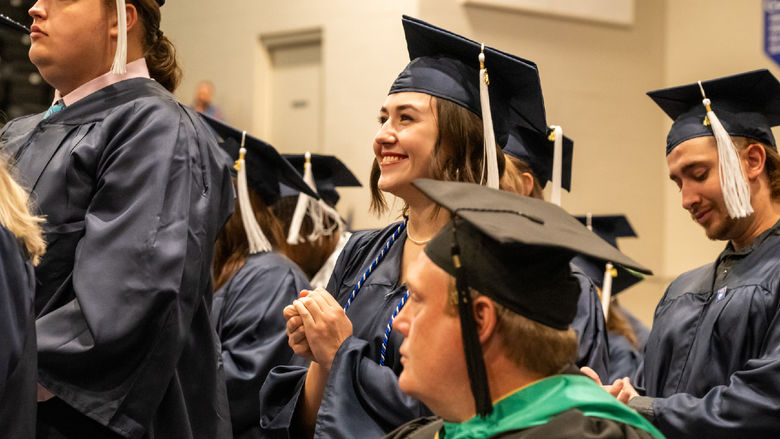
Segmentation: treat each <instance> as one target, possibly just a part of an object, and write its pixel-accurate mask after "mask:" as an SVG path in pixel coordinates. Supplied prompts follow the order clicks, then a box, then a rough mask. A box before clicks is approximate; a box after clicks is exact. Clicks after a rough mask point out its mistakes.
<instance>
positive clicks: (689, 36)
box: [163, 0, 778, 323]
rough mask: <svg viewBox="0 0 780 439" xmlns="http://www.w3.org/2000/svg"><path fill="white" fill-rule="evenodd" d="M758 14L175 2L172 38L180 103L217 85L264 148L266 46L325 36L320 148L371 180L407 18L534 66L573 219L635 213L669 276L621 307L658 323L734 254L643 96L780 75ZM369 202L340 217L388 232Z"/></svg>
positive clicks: (359, 198)
mask: <svg viewBox="0 0 780 439" xmlns="http://www.w3.org/2000/svg"><path fill="white" fill-rule="evenodd" d="M214 4H219V5H220V7H218V8H214V7H213V5H214ZM207 5H208V6H212V7H211V9H207V8H206V6H207ZM223 5H224V6H223ZM760 5H761V2H760V0H750V1H733V0H706V1H705V0H674V1H664V0H636V2H635V20H634V24H633V25H631V26H624V27H620V26H611V25H604V24H597V23H592V22H585V21H576V20H569V19H561V18H556V17H551V16H543V15H530V14H527V13H521V12H512V11H507V10H496V9H486V8H481V7H474V6H463V5H462V4H461V3H460V2H458V1H456V0H404V1H381V0H363V1H346V0H331V1H328V2H323V1H318V0H295V1H292V0H291V1H286V2H274V1H269V0H235V1H232V2H224V3H223V2H219V3H217V2H213V1H206V0H168V2H167V3H166V6H165V8H164V22H163V28H164V29H165V31H166V33H168V34H169V35H170V36H171V37H172V39H173V40H174V42H175V43H176V45H177V47H178V49H179V52H180V55H181V60H182V64H183V66H184V68H185V73H186V76H185V81H184V83H183V84H182V87H181V88H180V90H179V97H180V99H182V100H183V101H185V102H188V101H189V100H190V98H191V95H192V92H193V88H194V86H195V83H196V82H197V81H198V80H199V79H202V78H208V79H211V80H212V81H214V82H215V84H216V86H217V93H218V96H217V101H218V103H219V104H220V105H221V106H222V108H223V110H224V111H225V113H226V114H227V116H228V117H229V118H230V122H231V123H232V124H235V125H237V126H244V127H250V128H251V130H252V131H253V132H255V133H257V134H258V135H259V136H261V137H262V135H263V133H264V130H265V129H266V127H265V122H264V121H266V120H267V110H265V104H264V101H265V100H266V99H265V98H264V96H266V95H267V90H266V89H265V88H264V87H266V86H267V85H266V84H267V78H266V76H267V69H268V60H267V56H266V55H264V53H263V51H262V50H259V48H258V47H259V43H258V38H259V36H261V35H265V34H269V33H276V32H285V31H296V30H302V29H312V28H318V29H321V30H322V35H323V42H322V56H323V76H324V83H323V90H324V94H323V101H324V117H323V121H322V126H323V135H322V145H321V149H320V151H324V152H328V153H333V154H337V155H339V157H341V158H342V159H343V160H345V161H346V162H347V164H348V165H349V166H350V168H351V169H352V170H353V171H355V172H356V173H357V174H358V177H359V178H360V179H361V181H363V182H364V183H367V181H368V167H369V164H370V163H371V159H372V152H371V140H372V138H373V135H374V132H375V131H376V127H377V126H376V115H377V109H378V107H379V106H380V104H381V103H382V100H383V99H384V96H385V94H386V93H387V89H388V87H389V85H390V83H391V82H392V80H393V79H394V78H395V76H396V74H397V73H398V72H399V71H400V70H401V69H402V68H403V66H404V65H405V64H406V62H407V55H406V46H405V42H404V39H403V31H402V28H401V25H400V16H401V14H402V13H407V14H410V15H414V16H418V17H420V18H422V19H424V20H427V21H430V22H432V23H434V24H436V25H439V26H442V27H445V28H447V29H450V30H452V31H454V32H457V33H461V34H463V35H466V36H468V37H470V38H472V39H475V40H478V41H483V42H485V43H486V44H489V45H491V46H494V47H497V48H499V49H502V50H505V51H508V52H511V53H514V54H517V55H519V56H522V57H525V58H528V59H531V60H533V61H535V62H536V63H537V64H538V66H539V69H540V74H541V78H542V85H543V89H544V95H545V101H546V106H547V117H548V122H549V123H551V124H560V125H562V126H563V127H564V130H565V133H566V134H567V135H568V136H570V137H572V138H573V139H574V140H575V161H574V176H573V186H574V188H573V191H572V193H571V194H566V193H564V197H563V205H564V207H565V208H566V209H567V210H569V211H570V212H572V213H574V214H581V213H586V212H588V211H590V212H592V213H594V214H607V213H626V214H627V215H628V216H629V219H630V220H631V222H632V224H633V225H634V228H635V229H636V231H637V233H638V234H639V236H640V239H623V240H621V242H620V246H621V248H622V249H623V250H624V251H625V252H626V253H627V254H629V255H631V256H632V257H634V258H635V259H637V260H639V261H641V262H643V263H644V264H645V265H647V266H649V267H650V268H652V269H653V271H654V272H655V273H656V274H657V275H656V276H654V277H651V278H648V279H647V280H646V281H645V282H643V283H641V284H639V285H637V286H636V287H634V288H632V289H631V290H629V291H628V292H626V293H625V294H624V295H623V296H624V297H623V299H622V300H623V303H624V304H625V305H627V306H628V307H629V308H630V309H631V310H632V311H634V312H635V313H636V314H637V315H639V316H640V317H641V318H642V319H643V320H645V321H646V322H648V323H649V322H650V321H651V319H652V312H653V309H654V307H655V304H656V303H657V300H658V298H659V297H660V295H661V294H662V293H663V290H664V288H665V286H666V284H667V283H668V282H669V280H671V279H672V278H673V277H674V276H676V275H677V274H679V273H681V272H682V271H684V270H687V269H689V268H692V267H695V266H698V265H701V264H703V263H706V262H708V261H711V260H714V258H715V255H716V254H717V252H718V251H719V250H720V249H721V248H722V243H710V242H708V241H707V239H706V238H705V237H704V234H703V232H702V231H701V229H700V228H699V227H698V226H696V225H695V224H693V223H692V222H691V221H690V219H688V216H687V215H686V214H685V212H684V211H683V210H682V209H681V208H680V200H679V194H678V193H677V191H676V189H675V188H674V186H673V185H672V184H671V183H670V182H669V181H668V178H667V170H666V165H665V158H664V139H665V136H666V131H667V130H668V127H669V121H668V120H666V118H665V116H664V115H663V113H662V112H661V111H660V110H659V109H658V108H657V107H656V106H655V105H654V104H652V102H651V101H650V99H649V98H647V97H646V96H645V94H644V93H645V92H646V91H648V90H652V89H656V88H661V87H665V86H671V85H678V84H681V83H685V82H691V81H694V80H696V79H700V78H702V79H706V78H711V77H715V76H719V75H724V74H729V73H735V72H739V71H743V70H748V69H753V68H762V67H769V66H770V62H769V60H768V59H767V58H765V57H764V56H763V54H762V52H761V50H762V49H761V40H760V37H761V32H762V29H761V26H762V21H761V10H760ZM773 71H774V72H776V74H777V72H778V70H777V69H775V68H774V67H773ZM301 128H302V129H304V128H305V127H301ZM367 203H368V191H367V190H366V189H363V190H348V191H344V201H342V202H341V203H340V205H339V208H340V210H341V212H342V213H344V214H345V215H350V213H354V220H355V221H354V224H355V226H357V227H370V226H376V225H380V224H385V223H386V222H387V221H388V218H379V219H378V218H374V217H373V216H371V215H370V214H368V212H367V208H366V206H367Z"/></svg>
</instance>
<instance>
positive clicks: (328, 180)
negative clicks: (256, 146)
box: [281, 154, 362, 206]
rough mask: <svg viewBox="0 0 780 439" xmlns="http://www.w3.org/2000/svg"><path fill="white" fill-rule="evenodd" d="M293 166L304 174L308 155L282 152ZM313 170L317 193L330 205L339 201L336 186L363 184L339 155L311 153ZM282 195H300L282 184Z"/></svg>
mask: <svg viewBox="0 0 780 439" xmlns="http://www.w3.org/2000/svg"><path fill="white" fill-rule="evenodd" d="M282 157H284V158H285V159H287V161H288V162H290V164H292V165H293V167H294V168H295V169H296V170H297V171H298V172H300V173H301V174H303V171H304V167H303V166H304V163H306V156H305V155H304V154H282ZM311 170H312V173H313V175H314V183H315V185H316V186H317V193H318V194H319V195H320V197H321V198H322V199H323V200H324V201H325V202H326V203H328V204H329V205H331V206H335V205H336V203H338V201H339V193H338V192H337V191H336V187H343V186H362V185H361V184H360V181H359V180H358V179H357V177H355V174H353V173H352V171H350V170H349V168H347V165H345V164H344V162H342V161H341V160H339V159H338V157H336V156H333V155H321V154H312V155H311ZM281 191H282V196H283V197H285V196H293V195H298V191H297V190H294V189H292V188H290V187H289V186H287V185H284V184H282V187H281Z"/></svg>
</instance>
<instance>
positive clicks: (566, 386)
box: [386, 180, 663, 439]
mask: <svg viewBox="0 0 780 439" xmlns="http://www.w3.org/2000/svg"><path fill="white" fill-rule="evenodd" d="M415 186H417V188H418V189H420V190H421V191H422V192H423V193H424V194H426V195H427V196H429V197H431V198H432V199H433V200H434V201H436V202H437V203H439V204H440V205H442V206H443V207H444V208H446V209H448V210H449V211H450V212H451V213H452V220H451V221H450V222H449V223H448V224H447V225H446V226H445V227H444V228H443V229H442V230H441V231H440V232H439V234H438V235H436V237H434V238H433V240H431V242H430V243H429V244H428V245H427V246H426V247H425V252H424V253H422V254H421V255H420V258H419V260H418V261H417V262H416V264H415V265H414V266H413V268H412V269H411V270H410V273H409V277H408V287H409V291H410V298H409V303H408V304H407V305H406V307H405V308H404V309H403V311H402V312H401V313H400V314H399V315H398V318H397V319H396V320H395V326H396V328H397V329H398V330H399V331H400V332H401V333H403V334H404V336H405V337H406V338H405V340H404V342H403V344H402V345H401V348H400V352H401V355H402V359H401V361H402V363H403V365H404V370H403V372H402V373H401V375H400V377H399V385H400V387H401V389H402V390H403V391H404V392H406V393H408V394H409V395H411V396H413V397H415V398H418V399H419V400H421V401H422V402H423V403H425V404H426V405H427V406H428V407H430V408H431V410H432V411H433V412H434V413H435V414H436V415H437V416H438V417H435V418H422V419H418V420H415V421H412V422H410V423H407V424H405V425H403V426H401V427H399V428H398V429H397V430H395V431H394V432H392V433H390V434H389V435H388V436H386V437H388V438H434V437H446V438H447V439H454V438H461V437H463V438H465V437H469V438H471V437H479V438H486V437H499V436H500V437H544V438H551V437H555V438H574V437H576V438H581V437H599V438H606V437H609V438H651V437H656V438H661V437H663V436H662V435H661V434H660V433H659V432H658V430H656V429H655V428H654V427H653V426H652V425H651V424H650V423H649V422H647V421H646V420H645V419H643V418H642V417H641V416H640V415H639V414H638V413H636V412H635V411H634V410H632V409H630V408H628V407H626V406H625V405H620V404H619V403H618V404H616V402H617V401H616V400H615V399H614V398H612V397H611V396H610V395H609V394H608V393H607V392H605V391H604V390H603V389H601V388H600V387H599V386H598V385H596V384H595V383H594V382H592V381H591V380H589V379H588V378H587V377H585V376H583V375H581V374H580V373H579V372H578V371H577V369H576V368H575V367H574V366H573V361H574V358H575V355H576V353H577V339H576V335H575V333H574V331H573V330H572V329H571V328H570V327H569V325H570V323H571V321H572V320H573V318H574V315H575V313H576V311H577V299H578V295H579V292H580V290H579V286H578V283H577V281H576V280H575V279H574V278H573V277H572V275H571V269H570V265H569V261H570V260H571V258H572V257H573V256H575V255H577V254H582V255H586V256H589V257H592V258H596V259H598V260H601V261H610V262H612V263H613V264H620V265H622V266H626V267H629V268H632V269H635V270H639V271H643V272H647V271H646V270H645V269H643V268H642V267H640V266H638V264H636V263H635V262H633V261H632V260H631V259H630V258H628V257H626V256H625V255H623V254H622V253H620V252H619V251H618V250H617V249H615V248H614V247H611V246H609V245H608V244H607V243H606V242H604V241H602V240H600V239H599V238H598V237H596V235H594V234H593V233H592V232H590V231H588V230H587V229H586V228H585V227H584V226H582V225H581V224H580V223H579V222H577V220H576V219H574V218H573V217H571V216H569V215H568V214H567V213H566V212H564V211H563V210H561V209H560V208H559V207H556V206H554V205H552V204H549V203H545V202H543V201H541V200H535V199H532V198H527V197H522V196H518V195H515V194H511V193H508V192H501V191H496V190H493V189H488V188H485V187H481V186H477V185H472V184H467V183H452V182H440V181H433V180H417V181H416V182H415ZM496 206H501V208H500V209H496ZM524 212H529V213H528V214H526V213H524ZM464 353H465V355H464ZM491 395H492V396H494V397H495V399H492V398H491ZM442 434H443V436H442ZM437 435H439V436H437Z"/></svg>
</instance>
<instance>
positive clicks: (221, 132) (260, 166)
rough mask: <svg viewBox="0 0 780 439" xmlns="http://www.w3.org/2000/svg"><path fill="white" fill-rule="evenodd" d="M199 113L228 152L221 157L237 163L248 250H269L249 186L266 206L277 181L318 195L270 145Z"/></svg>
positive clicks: (275, 191)
mask: <svg viewBox="0 0 780 439" xmlns="http://www.w3.org/2000/svg"><path fill="white" fill-rule="evenodd" d="M198 114H199V115H200V117H202V118H203V119H204V120H205V121H206V122H207V123H208V124H209V126H210V127H211V128H212V129H213V131H214V133H215V134H216V135H217V137H218V139H217V141H218V142H219V145H220V146H221V147H222V148H223V149H224V151H225V152H226V153H227V154H222V158H221V160H223V161H224V160H225V158H226V156H227V157H230V158H231V159H233V160H235V162H236V169H237V171H238V175H237V177H236V180H237V186H238V202H239V206H240V207H241V219H242V220H243V223H244V229H245V230H246V233H247V239H248V241H249V251H250V253H258V252H261V251H269V250H271V244H270V242H269V241H268V238H266V237H265V235H264V234H263V232H262V230H261V229H260V226H259V225H258V224H257V219H256V218H255V216H254V211H253V209H252V205H251V203H250V201H249V191H248V188H249V187H251V188H252V189H253V190H254V191H255V192H257V194H258V195H260V197H261V198H262V199H263V201H264V202H265V203H266V204H268V205H271V204H273V203H274V202H276V200H278V199H279V183H280V182H284V183H285V184H287V185H288V186H290V187H294V188H296V189H298V190H299V191H300V192H303V193H306V194H308V195H310V196H312V197H315V198H319V197H318V196H317V195H316V193H315V192H314V191H313V190H312V189H311V188H310V187H309V186H308V185H307V184H306V182H305V181H303V178H302V177H301V175H300V174H298V171H296V170H295V168H293V167H292V165H291V164H290V163H289V162H288V161H287V160H285V159H284V158H282V156H281V155H279V153H278V152H276V149H274V147H273V146H271V145H269V144H268V143H266V142H263V141H262V140H260V139H258V138H256V137H252V136H250V135H248V134H247V133H246V131H239V130H237V129H235V128H233V127H231V126H229V125H227V124H225V123H223V122H220V121H218V120H216V119H214V118H212V117H209V116H206V115H205V114H201V113H198Z"/></svg>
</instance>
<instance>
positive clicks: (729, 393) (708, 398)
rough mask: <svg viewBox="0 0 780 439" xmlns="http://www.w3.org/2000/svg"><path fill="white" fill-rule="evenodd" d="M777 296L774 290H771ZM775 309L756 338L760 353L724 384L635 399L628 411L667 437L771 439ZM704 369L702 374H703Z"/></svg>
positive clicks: (779, 327)
mask: <svg viewBox="0 0 780 439" xmlns="http://www.w3.org/2000/svg"><path fill="white" fill-rule="evenodd" d="M775 294H777V292H775ZM779 313H780V311H778V310H775V311H774V316H771V318H772V320H771V323H770V326H769V330H768V331H767V333H766V337H765V338H764V340H762V346H763V353H762V354H761V355H760V356H758V357H757V358H753V359H750V360H748V361H746V362H745V364H744V367H742V368H741V370H739V371H737V372H735V373H733V374H732V375H731V377H730V379H729V383H728V384H727V385H720V386H716V387H713V388H712V389H710V390H709V391H708V392H707V393H706V394H704V395H703V396H702V397H700V398H699V397H696V396H694V395H691V394H688V393H677V394H674V395H671V396H668V397H665V398H651V397H647V396H644V397H636V398H633V399H632V400H631V401H630V404H629V405H631V406H632V407H634V408H636V409H637V411H639V412H640V413H642V414H643V415H645V416H646V417H648V418H650V420H651V421H653V423H654V424H655V425H656V426H657V427H658V429H659V430H661V431H662V432H663V433H664V434H665V435H666V436H667V437H668V438H670V439H672V438H683V437H707V438H733V437H751V438H774V437H777V432H778V425H779V424H778V411H777V407H778V405H780V316H779V315H778V314H779ZM706 372H707V371H702V373H706Z"/></svg>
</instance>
